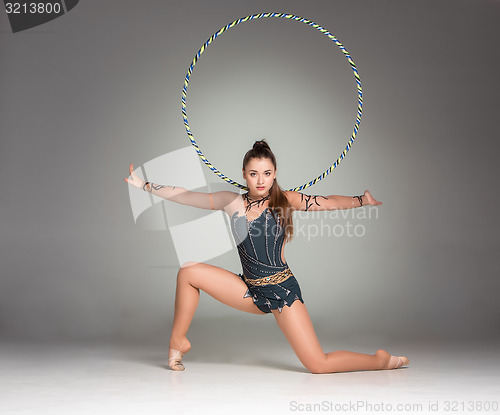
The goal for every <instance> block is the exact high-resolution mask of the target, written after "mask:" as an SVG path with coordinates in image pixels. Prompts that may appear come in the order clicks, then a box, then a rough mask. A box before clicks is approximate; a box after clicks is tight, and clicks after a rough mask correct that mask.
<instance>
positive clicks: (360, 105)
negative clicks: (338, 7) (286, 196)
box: [182, 13, 363, 192]
mask: <svg viewBox="0 0 500 415" xmlns="http://www.w3.org/2000/svg"><path fill="white" fill-rule="evenodd" d="M264 17H280V18H284V19H290V20H296V21H298V22H302V23H305V24H307V25H309V26H312V27H313V28H315V29H317V30H319V31H320V32H321V33H323V34H324V35H325V36H327V37H328V38H329V39H330V40H332V41H333V42H335V44H336V45H337V46H338V47H339V48H340V50H341V51H342V53H343V54H344V55H345V57H346V58H347V61H348V62H349V64H350V65H351V68H352V70H353V72H354V77H355V79H356V86H357V90H358V109H357V114H356V122H355V123H354V129H353V132H352V135H351V138H350V139H349V141H348V143H347V146H346V147H345V148H344V150H343V151H342V153H341V154H340V156H339V157H338V159H337V160H336V161H335V163H333V164H332V165H331V166H330V167H329V168H328V169H327V170H326V171H325V172H324V173H322V174H321V175H319V176H318V177H316V178H315V179H314V180H311V181H310V182H308V183H305V184H303V185H301V186H297V187H295V188H292V189H289V190H293V191H297V192H298V191H300V190H302V189H305V188H307V187H310V186H313V185H315V184H316V183H317V182H319V181H320V180H321V179H323V178H324V177H326V176H327V175H328V174H329V173H330V172H331V171H332V170H333V169H334V168H335V167H337V165H338V164H339V163H340V162H341V161H342V160H343V159H344V157H345V156H346V154H347V152H348V151H349V149H350V148H351V145H352V143H353V142H354V139H355V138H356V134H357V133H358V128H359V123H360V122H361V113H362V108H363V91H362V89H361V79H360V78H359V74H358V70H357V68H356V65H355V64H354V62H353V60H352V58H351V55H349V52H347V50H346V49H345V48H344V46H343V45H342V44H341V43H340V42H339V41H338V40H337V38H336V37H335V36H333V35H332V34H331V33H330V32H329V31H328V30H326V29H324V28H323V27H321V26H320V25H318V24H316V23H314V22H312V21H311V20H307V19H304V18H303V17H299V16H294V15H293V14H286V13H259V14H253V15H250V16H246V17H242V18H241V19H238V20H235V21H234V22H231V23H229V24H227V25H226V26H224V27H222V28H221V29H219V31H218V32H216V33H214V34H213V35H212V36H210V38H209V39H208V40H207V41H206V42H205V43H204V45H203V46H202V47H201V48H200V50H199V51H198V53H197V54H196V55H195V56H194V59H193V61H192V62H191V65H189V69H188V71H187V74H186V78H185V79H184V87H183V89H182V116H183V119H184V126H185V127H186V132H187V135H188V137H189V140H190V141H191V144H192V145H193V147H194V148H195V149H196V152H197V153H198V155H199V156H200V158H201V160H202V161H203V162H204V163H205V164H206V165H207V166H208V167H209V168H210V170H212V171H213V172H214V173H215V174H216V175H217V176H219V177H220V178H221V179H223V180H225V181H226V182H228V183H230V184H232V185H234V186H236V187H239V188H240V189H244V190H248V188H247V187H246V186H244V185H242V184H240V183H238V182H235V181H234V180H231V179H230V178H229V177H227V176H225V175H224V174H223V173H221V172H220V171H219V170H217V169H216V168H215V166H214V165H212V164H211V163H210V162H209V161H208V159H207V158H206V157H205V156H204V155H203V153H202V152H201V150H200V148H199V146H198V144H197V143H196V141H195V140H194V137H193V134H192V133H191V128H190V127H189V123H188V117H187V112H186V97H187V89H188V84H189V79H190V77H191V74H192V73H193V69H194V66H195V65H196V62H197V61H198V59H199V58H200V56H201V54H202V53H203V52H204V51H205V49H206V48H207V47H208V45H210V43H212V42H213V41H214V40H215V39H216V38H217V36H219V35H220V34H221V33H223V32H225V31H226V30H228V29H230V28H232V27H234V26H236V25H238V24H240V23H243V22H247V21H249V20H252V19H261V18H264Z"/></svg>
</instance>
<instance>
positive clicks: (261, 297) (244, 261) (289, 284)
mask: <svg viewBox="0 0 500 415" xmlns="http://www.w3.org/2000/svg"><path fill="white" fill-rule="evenodd" d="M239 213H240V212H235V213H234V214H233V215H232V216H231V230H232V232H233V236H234V239H235V242H236V244H237V247H238V253H239V256H240V261H241V265H242V268H243V274H239V276H240V278H241V279H242V280H243V281H244V282H245V284H246V285H247V287H248V290H247V291H246V293H245V295H244V296H243V297H244V298H245V297H253V302H254V303H255V304H256V305H257V307H258V308H259V309H260V310H262V311H263V312H265V313H270V312H271V310H275V309H278V310H279V312H280V313H281V310H282V309H283V307H284V306H285V305H287V306H291V305H292V303H293V302H294V301H295V300H300V301H301V302H302V303H304V300H303V299H302V294H301V291H300V287H299V284H298V282H297V280H296V279H295V277H294V276H293V274H292V273H291V271H290V269H289V268H288V265H287V263H286V262H284V261H283V260H282V256H281V254H282V248H283V241H284V238H285V230H284V228H283V226H282V225H281V223H280V221H277V220H276V218H278V216H277V214H276V212H275V211H274V210H273V211H272V212H271V209H269V208H265V209H264V211H263V212H262V213H261V214H260V216H258V217H257V218H255V219H254V220H252V221H249V220H248V219H247V217H246V215H245V214H243V215H238V214H239ZM273 214H274V215H273ZM277 273H279V274H280V275H287V276H288V278H286V279H285V280H284V281H282V282H279V283H273V284H263V285H259V286H256V285H254V284H252V283H249V282H247V281H248V280H250V281H251V280H256V279H262V278H264V277H270V276H273V275H276V274H277ZM245 280H246V281H245Z"/></svg>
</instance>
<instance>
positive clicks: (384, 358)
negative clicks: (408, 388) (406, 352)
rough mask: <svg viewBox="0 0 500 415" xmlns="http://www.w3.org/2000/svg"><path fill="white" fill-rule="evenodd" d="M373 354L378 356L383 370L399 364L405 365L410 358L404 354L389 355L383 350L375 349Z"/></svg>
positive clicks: (399, 365)
mask: <svg viewBox="0 0 500 415" xmlns="http://www.w3.org/2000/svg"><path fill="white" fill-rule="evenodd" d="M375 356H379V357H380V360H381V362H382V363H381V366H382V369H383V370H389V369H397V368H399V367H401V366H406V365H407V364H409V363H410V360H409V359H408V358H407V357H404V356H391V355H390V354H389V353H387V352H386V351H385V350H382V349H380V350H377V351H376V353H375Z"/></svg>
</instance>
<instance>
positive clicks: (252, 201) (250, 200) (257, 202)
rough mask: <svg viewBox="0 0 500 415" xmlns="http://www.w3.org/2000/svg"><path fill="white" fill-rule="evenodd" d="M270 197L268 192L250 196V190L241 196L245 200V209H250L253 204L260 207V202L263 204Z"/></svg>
mask: <svg viewBox="0 0 500 415" xmlns="http://www.w3.org/2000/svg"><path fill="white" fill-rule="evenodd" d="M270 197H271V195H270V194H269V193H268V194H267V195H265V196H262V197H260V196H256V197H255V196H252V195H251V194H250V192H248V193H245V194H244V195H243V198H244V199H245V200H246V201H247V203H248V205H247V207H246V211H248V210H250V209H251V208H252V207H253V206H257V207H260V205H261V204H264V203H265V202H266V200H269V198H270Z"/></svg>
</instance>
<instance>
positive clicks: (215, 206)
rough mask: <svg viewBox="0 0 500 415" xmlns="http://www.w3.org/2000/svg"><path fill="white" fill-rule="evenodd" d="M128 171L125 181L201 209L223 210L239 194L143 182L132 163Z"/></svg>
mask: <svg viewBox="0 0 500 415" xmlns="http://www.w3.org/2000/svg"><path fill="white" fill-rule="evenodd" d="M129 172H130V178H125V181H126V182H127V183H130V184H131V185H132V186H135V187H137V188H138V189H142V190H144V191H146V192H149V193H152V194H154V195H155V196H158V197H161V198H163V199H166V200H171V201H172V202H177V203H180V204H182V205H188V206H193V207H197V208H201V209H211V210H224V209H225V208H226V207H227V206H229V204H231V202H233V201H234V200H235V199H236V197H237V196H238V195H239V193H235V192H214V193H203V192H193V191H191V190H187V189H185V188H183V187H179V186H167V185H163V184H155V183H151V182H145V181H144V180H142V179H141V178H140V177H139V176H137V174H135V172H134V165H133V163H131V164H130V166H129Z"/></svg>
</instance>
